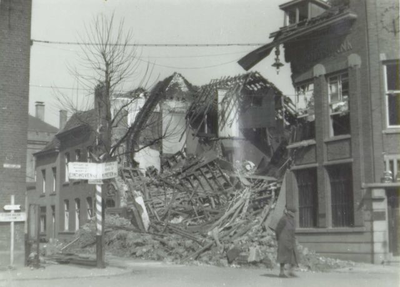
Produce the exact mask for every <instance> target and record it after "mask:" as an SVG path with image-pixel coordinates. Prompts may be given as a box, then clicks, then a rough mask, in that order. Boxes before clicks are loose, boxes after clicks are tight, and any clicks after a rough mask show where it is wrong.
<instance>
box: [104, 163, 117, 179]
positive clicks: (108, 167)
mask: <svg viewBox="0 0 400 287" xmlns="http://www.w3.org/2000/svg"><path fill="white" fill-rule="evenodd" d="M102 165H103V166H102V174H101V178H102V179H109V178H114V177H117V176H118V164H117V162H116V161H114V162H106V163H103V164H102Z"/></svg>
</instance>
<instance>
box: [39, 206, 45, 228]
mask: <svg viewBox="0 0 400 287" xmlns="http://www.w3.org/2000/svg"><path fill="white" fill-rule="evenodd" d="M45 232H46V206H41V207H40V233H45Z"/></svg>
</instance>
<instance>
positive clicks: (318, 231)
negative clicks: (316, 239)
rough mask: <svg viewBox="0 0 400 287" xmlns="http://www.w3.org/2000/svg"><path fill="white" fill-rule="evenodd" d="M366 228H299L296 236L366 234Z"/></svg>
mask: <svg viewBox="0 0 400 287" xmlns="http://www.w3.org/2000/svg"><path fill="white" fill-rule="evenodd" d="M365 231H367V229H366V228H365V227H331V228H317V227H316V228H297V229H296V234H309V233H314V234H321V233H348V232H365Z"/></svg>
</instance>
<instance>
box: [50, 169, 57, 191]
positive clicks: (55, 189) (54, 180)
mask: <svg viewBox="0 0 400 287" xmlns="http://www.w3.org/2000/svg"><path fill="white" fill-rule="evenodd" d="M51 172H52V175H53V184H52V189H53V190H52V193H56V191H57V168H56V167H52V168H51Z"/></svg>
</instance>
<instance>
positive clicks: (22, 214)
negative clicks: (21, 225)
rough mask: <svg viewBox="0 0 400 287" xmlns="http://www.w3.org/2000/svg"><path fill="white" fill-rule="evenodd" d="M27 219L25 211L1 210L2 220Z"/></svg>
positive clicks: (0, 216)
mask: <svg viewBox="0 0 400 287" xmlns="http://www.w3.org/2000/svg"><path fill="white" fill-rule="evenodd" d="M25 220H26V213H25V212H17V213H8V212H7V213H5V212H0V222H14V221H25Z"/></svg>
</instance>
